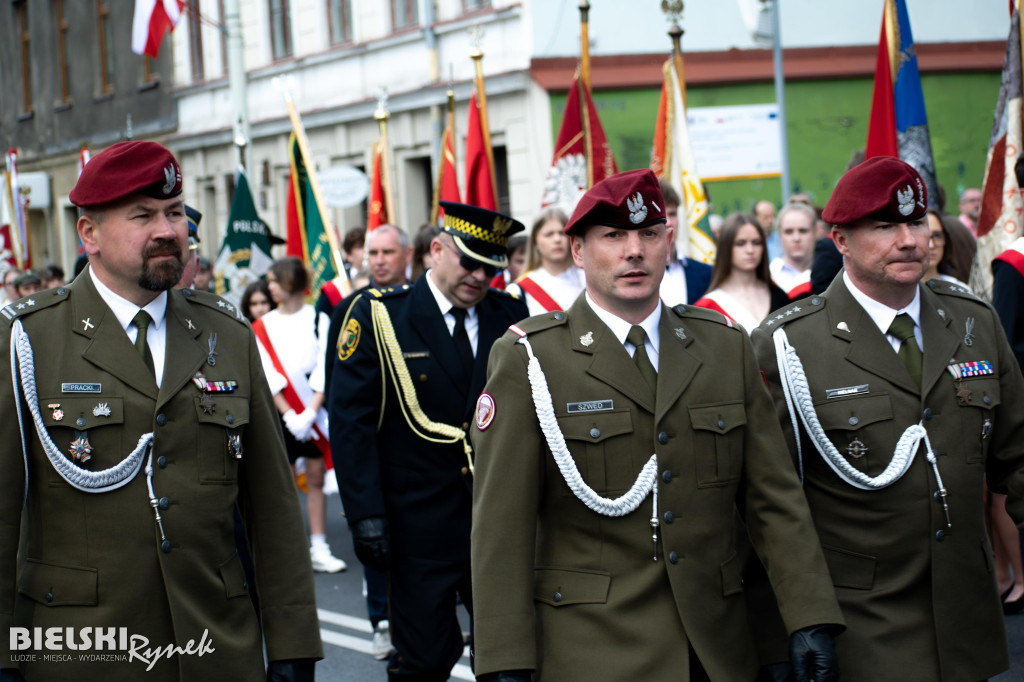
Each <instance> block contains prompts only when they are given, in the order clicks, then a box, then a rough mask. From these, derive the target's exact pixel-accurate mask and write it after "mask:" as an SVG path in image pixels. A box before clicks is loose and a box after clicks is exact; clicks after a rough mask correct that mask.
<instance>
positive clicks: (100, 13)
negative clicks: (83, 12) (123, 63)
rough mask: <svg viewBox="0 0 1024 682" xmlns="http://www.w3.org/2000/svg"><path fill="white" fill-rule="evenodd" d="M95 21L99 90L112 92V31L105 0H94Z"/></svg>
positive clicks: (108, 8) (103, 92)
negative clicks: (98, 47)
mask: <svg viewBox="0 0 1024 682" xmlns="http://www.w3.org/2000/svg"><path fill="white" fill-rule="evenodd" d="M96 23H97V30H98V32H99V40H98V41H97V42H98V43H99V44H100V92H101V93H102V94H104V95H109V94H111V93H113V92H114V32H113V31H112V30H111V28H110V24H111V19H110V5H109V4H108V3H107V0H96Z"/></svg>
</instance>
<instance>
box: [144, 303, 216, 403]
mask: <svg viewBox="0 0 1024 682" xmlns="http://www.w3.org/2000/svg"><path fill="white" fill-rule="evenodd" d="M164 325H166V328H167V346H166V348H167V350H166V353H165V357H164V376H163V379H162V380H161V381H160V394H159V398H158V399H157V408H159V407H160V406H161V405H163V404H164V403H166V402H167V401H168V400H170V399H171V398H172V397H173V396H174V395H175V394H176V393H177V392H178V391H180V390H181V387H182V386H184V385H185V383H186V382H187V381H188V380H189V379H191V378H192V376H193V375H194V374H195V373H196V370H198V369H199V368H200V367H201V366H202V364H203V362H205V361H206V358H207V356H208V355H209V352H208V348H207V347H205V346H203V345H202V343H201V342H200V341H201V339H200V336H201V335H202V334H203V333H204V330H203V329H202V328H201V325H200V324H199V322H197V321H196V319H195V318H194V317H193V310H192V309H191V308H190V306H189V304H188V303H186V302H185V301H184V300H183V298H182V296H181V295H180V294H178V292H177V291H169V292H167V315H166V316H165V317H164ZM225 350H230V349H225Z"/></svg>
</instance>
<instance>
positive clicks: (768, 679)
mask: <svg viewBox="0 0 1024 682" xmlns="http://www.w3.org/2000/svg"><path fill="white" fill-rule="evenodd" d="M757 682H793V665H792V664H791V663H790V662H789V661H783V662H782V663H768V664H766V665H762V666H761V670H760V671H758V673H757Z"/></svg>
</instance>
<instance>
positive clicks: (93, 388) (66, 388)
mask: <svg viewBox="0 0 1024 682" xmlns="http://www.w3.org/2000/svg"><path fill="white" fill-rule="evenodd" d="M60 392H61V393H102V392H103V384H61V385H60Z"/></svg>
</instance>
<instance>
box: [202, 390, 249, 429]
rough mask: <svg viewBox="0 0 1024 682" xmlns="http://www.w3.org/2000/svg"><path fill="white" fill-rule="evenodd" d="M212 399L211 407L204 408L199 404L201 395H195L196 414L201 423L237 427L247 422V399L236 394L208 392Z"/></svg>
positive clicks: (229, 427)
mask: <svg viewBox="0 0 1024 682" xmlns="http://www.w3.org/2000/svg"><path fill="white" fill-rule="evenodd" d="M208 395H209V397H210V400H212V401H213V405H212V407H211V406H209V405H207V408H206V409H204V408H203V406H202V405H200V402H199V401H200V400H201V399H202V398H201V397H196V399H195V401H196V415H197V418H198V419H199V422H200V423H202V424H216V425H217V426H223V427H225V428H228V429H237V428H238V427H239V426H242V425H244V424H248V423H249V399H248V398H240V397H238V396H228V395H217V394H216V393H214V394H208Z"/></svg>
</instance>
